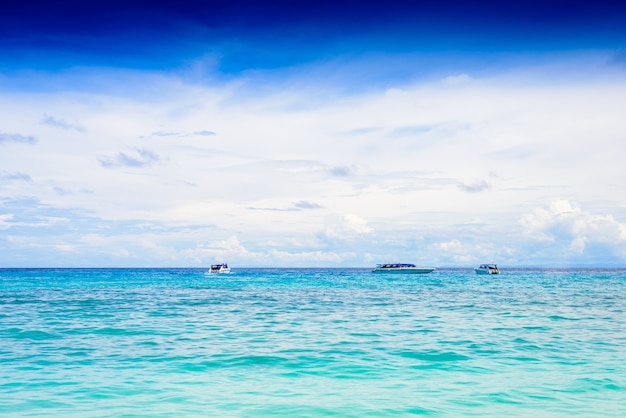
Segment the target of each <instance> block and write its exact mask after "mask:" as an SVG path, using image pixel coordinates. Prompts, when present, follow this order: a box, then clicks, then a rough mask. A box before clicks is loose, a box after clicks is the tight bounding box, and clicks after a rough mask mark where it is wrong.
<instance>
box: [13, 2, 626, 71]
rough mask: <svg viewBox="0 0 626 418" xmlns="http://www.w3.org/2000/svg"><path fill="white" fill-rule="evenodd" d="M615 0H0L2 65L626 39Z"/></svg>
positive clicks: (145, 63)
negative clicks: (473, 0)
mask: <svg viewBox="0 0 626 418" xmlns="http://www.w3.org/2000/svg"><path fill="white" fill-rule="evenodd" d="M625 28H626V2H617V1H594V2H576V1H516V2H508V1H478V2H472V1H450V0H448V1H369V2H368V1H364V2H329V1H310V0H304V1H275V0H274V1H251V0H248V1H241V0H236V1H219V2H218V1H197V0H179V1H172V2H153V1H76V0H64V1H63V0H62V1H47V2H37V1H22V2H10V3H8V4H3V5H2V13H1V14H0V54H1V57H2V58H0V69H2V70H5V71H6V70H19V69H28V68H39V69H61V68H66V67H71V66H114V67H125V68H153V69H160V68H163V69H167V68H172V67H177V66H180V65H183V64H184V63H185V62H186V61H187V60H190V59H194V58H196V57H198V56H203V55H205V54H217V55H219V57H220V64H219V70H220V71H222V72H225V73H230V72H235V73H236V72H240V71H242V70H247V69H254V68H276V67H282V66H289V65H294V64H300V63H304V62H308V61H312V60H316V59H325V58H329V57H333V56H336V55H339V54H344V53H346V52H350V53H353V54H359V53H364V52H372V51H374V52H377V51H384V52H386V53H413V52H425V53H428V52H440V51H454V52H459V51H465V52H472V53H490V52H510V51H548V52H550V51H561V50H573V49H598V48H605V49H621V48H624V47H625V46H626V29H625Z"/></svg>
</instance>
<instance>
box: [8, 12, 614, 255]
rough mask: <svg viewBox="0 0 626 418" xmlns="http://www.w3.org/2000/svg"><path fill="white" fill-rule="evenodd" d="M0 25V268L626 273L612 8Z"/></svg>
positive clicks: (219, 15) (202, 15)
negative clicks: (382, 267)
mask: <svg viewBox="0 0 626 418" xmlns="http://www.w3.org/2000/svg"><path fill="white" fill-rule="evenodd" d="M2 8H3V10H2V14H1V15H0V267H206V266H208V265H210V264H212V263H217V262H228V263H229V265H231V267H369V266H373V265H375V264H376V263H385V262H408V263H415V264H418V265H426V266H433V267H470V266H475V265H477V264H480V263H486V262H496V263H498V264H499V265H500V266H502V267H518V266H519V267H523V266H538V267H577V266H600V267H624V266H626V164H624V157H626V3H622V4H619V2H614V1H611V2H609V1H602V0H601V1H595V2H591V1H589V2H576V1H554V0H548V1H542V2H538V1H524V2H521V1H518V2H496V1H476V2H472V1H420V0H417V1H393V0H391V1H385V2H382V1H371V2H367V1H364V2H341V1H335V2H328V1H309V0H303V1H251V0H249V1H240V0H233V1H228V2H224V1H220V2H217V1H211V0H209V1H197V0H178V1H172V2H154V1H143V0H142V1H130V0H127V1H118V0H110V1H91V2H85V1H75V0H59V1H55V2H51V1H46V2H43V1H41V2H37V1H29V0H25V1H22V2H13V4H9V5H6V4H3V6H2Z"/></svg>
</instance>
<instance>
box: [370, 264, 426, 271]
mask: <svg viewBox="0 0 626 418" xmlns="http://www.w3.org/2000/svg"><path fill="white" fill-rule="evenodd" d="M433 271H435V268H434V267H416V266H415V264H409V263H389V264H376V267H374V268H373V269H372V273H403V274H426V273H430V272H433Z"/></svg>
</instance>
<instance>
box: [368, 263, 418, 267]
mask: <svg viewBox="0 0 626 418" xmlns="http://www.w3.org/2000/svg"><path fill="white" fill-rule="evenodd" d="M377 267H381V268H400V267H415V264H409V263H393V264H378V266H377Z"/></svg>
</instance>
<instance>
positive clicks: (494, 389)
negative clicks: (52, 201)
mask: <svg viewBox="0 0 626 418" xmlns="http://www.w3.org/2000/svg"><path fill="white" fill-rule="evenodd" d="M233 271H234V274H231V275H212V276H208V275H206V274H205V273H204V271H203V270H197V269H196V270H194V269H32V270H29V269H0V415H1V416H5V417H17V416H75V417H76V416H78V417H81V416H84V417H105V416H116V417H117V416H126V417H132V416H151V417H174V416H227V417H228V416H231V417H262V416H302V417H317V416H336V417H366V416H370V417H381V416H409V415H426V416H439V417H454V416H493V417H495V416H500V417H501V416H508V417H511V416H520V417H527V416H537V417H572V416H582V417H605V416H611V417H619V416H626V360H624V359H625V358H626V297H625V296H626V270H574V269H572V270H530V269H520V270H505V271H503V274H501V275H500V276H479V275H475V274H474V273H473V272H472V271H471V270H470V269H467V270H455V269H449V270H446V269H442V270H437V271H435V272H434V273H431V274H428V275H414V276H408V275H407V276H400V275H390V276H386V275H374V274H371V273H370V272H369V270H367V269H234V270H233Z"/></svg>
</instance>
